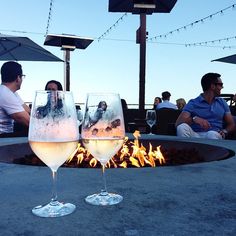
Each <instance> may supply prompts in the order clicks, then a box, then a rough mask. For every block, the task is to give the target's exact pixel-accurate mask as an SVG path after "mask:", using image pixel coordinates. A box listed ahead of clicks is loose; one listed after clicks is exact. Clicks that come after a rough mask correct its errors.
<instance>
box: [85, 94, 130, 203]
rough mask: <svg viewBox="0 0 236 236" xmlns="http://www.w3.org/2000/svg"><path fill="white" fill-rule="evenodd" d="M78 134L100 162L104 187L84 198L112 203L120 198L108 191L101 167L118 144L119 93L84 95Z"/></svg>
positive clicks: (121, 138)
mask: <svg viewBox="0 0 236 236" xmlns="http://www.w3.org/2000/svg"><path fill="white" fill-rule="evenodd" d="M81 137H82V142H83V144H84V146H85V147H86V148H87V149H88V151H89V152H90V153H91V154H92V156H93V157H95V158H96V159H97V160H98V161H99V162H100V163H101V165H102V176H103V184H104V188H103V189H102V190H101V192H100V193H96V194H93V195H90V196H88V197H86V198H85V201H86V202H87V203H89V204H92V205H103V206H104V205H114V204H117V203H119V202H121V201H122V200H123V197H122V196H120V195H119V194H115V193H108V192H107V188H106V178H105V166H106V164H107V162H108V161H109V160H110V159H111V158H112V157H113V156H114V155H115V154H116V153H117V152H118V151H119V149H120V148H121V147H122V145H123V142H124V138H125V126H124V118H123V111H122V106H121V100H120V96H119V94H113V93H90V94H88V95H87V100H86V106H85V115H84V120H83V122H82V130H81Z"/></svg>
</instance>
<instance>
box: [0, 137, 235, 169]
mask: <svg viewBox="0 0 236 236" xmlns="http://www.w3.org/2000/svg"><path fill="white" fill-rule="evenodd" d="M16 150H17V152H16ZM234 155H235V153H234V152H233V151H232V150H229V149H227V148H224V147H218V146H215V145H210V144H203V143H197V142H187V141H180V140H178V141H176V140H163V139H150V137H149V139H142V138H140V139H137V138H136V139H135V138H130V139H127V140H126V142H125V145H124V147H123V149H121V150H120V151H119V153H118V154H117V155H115V156H114V157H113V159H112V160H111V161H110V162H109V163H108V167H109V168H128V167H129V168H130V167H133V168H137V167H156V166H175V165H184V164H193V163H200V162H210V161H219V160H223V159H227V158H230V157H232V156H234ZM0 161H2V162H7V163H15V164H25V165H44V163H42V162H41V161H40V160H39V159H38V158H37V157H36V156H35V154H34V153H33V152H32V150H31V148H30V147H29V144H28V143H23V144H13V145H7V146H2V147H0ZM63 167H83V168H85V167H86V168H88V167H93V168H94V167H96V168H100V164H99V162H97V161H96V159H94V158H93V157H92V156H91V155H90V154H89V153H88V152H87V151H86V150H85V149H84V147H83V145H82V143H81V142H80V143H79V145H78V150H77V152H75V153H74V154H73V155H72V156H71V158H70V160H68V161H67V162H66V163H65V164H64V165H63Z"/></svg>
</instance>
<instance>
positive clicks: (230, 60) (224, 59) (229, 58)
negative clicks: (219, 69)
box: [212, 54, 236, 64]
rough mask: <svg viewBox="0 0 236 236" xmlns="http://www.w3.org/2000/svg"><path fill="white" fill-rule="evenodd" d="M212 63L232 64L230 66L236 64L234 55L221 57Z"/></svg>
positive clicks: (235, 55)
mask: <svg viewBox="0 0 236 236" xmlns="http://www.w3.org/2000/svg"><path fill="white" fill-rule="evenodd" d="M212 61H219V62H225V63H232V64H236V54H234V55H230V56H227V57H221V58H218V59H215V60H212Z"/></svg>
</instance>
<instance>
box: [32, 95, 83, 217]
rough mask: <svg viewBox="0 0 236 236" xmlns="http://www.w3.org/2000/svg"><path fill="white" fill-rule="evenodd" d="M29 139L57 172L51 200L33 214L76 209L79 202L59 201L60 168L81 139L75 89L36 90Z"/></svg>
mask: <svg viewBox="0 0 236 236" xmlns="http://www.w3.org/2000/svg"><path fill="white" fill-rule="evenodd" d="M28 139H29V144H30V147H31V149H32V150H33V151H34V153H35V154H36V155H37V156H38V157H39V159H41V160H42V161H43V162H44V163H45V164H46V165H47V166H48V167H49V168H50V169H51V171H52V176H53V191H52V192H53V194H52V199H51V201H50V203H48V204H47V205H44V206H37V207H35V208H34V209H33V210H32V212H33V214H35V215H37V216H40V217H58V216H64V215H68V214H70V213H72V212H73V211H74V210H75V208H76V207H75V205H73V204H71V203H61V202H59V201H58V200H57V191H56V177H57V170H58V168H59V167H60V166H61V165H62V164H63V163H64V162H65V161H66V160H67V159H68V157H69V156H70V155H71V154H72V153H73V151H74V150H75V149H76V147H77V145H78V139H79V133H78V125H77V116H76V110H75V104H74V101H73V96H72V93H71V92H63V91H36V94H35V99H34V102H33V106H32V110H31V116H30V126H29V137H28Z"/></svg>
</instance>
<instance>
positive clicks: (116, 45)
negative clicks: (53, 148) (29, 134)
mask: <svg viewBox="0 0 236 236" xmlns="http://www.w3.org/2000/svg"><path fill="white" fill-rule="evenodd" d="M233 4H236V1H235V0H234V1H231V0H224V1H222V0H214V1H213V0H198V1H193V0H178V1H177V3H176V5H175V7H174V8H173V10H172V11H171V13H169V14H164V13H162V14H159V13H156V14H153V15H148V16H147V31H148V33H149V38H152V37H155V36H157V35H163V34H166V33H167V32H169V31H174V30H175V29H178V28H181V27H182V26H185V25H188V24H190V23H192V22H195V21H196V20H200V19H202V18H205V17H207V16H209V15H211V14H214V13H216V12H218V11H220V10H222V9H225V8H227V7H229V6H231V5H233ZM49 7H50V0H41V1H32V0H21V1H19V0H11V1H2V2H1V15H0V22H1V23H0V33H2V34H11V35H20V36H26V37H29V38H31V39H32V40H34V41H35V42H36V43H38V44H39V45H41V46H43V47H44V48H45V49H47V50H49V51H50V52H52V53H53V54H55V55H57V56H58V57H60V58H62V59H63V52H62V51H61V49H60V48H58V47H51V46H44V45H43V43H44V40H45V36H44V35H45V33H46V30H47V25H48V24H47V22H48V14H49ZM123 14H124V13H111V12H108V0H99V1H98V0H54V1H53V5H52V12H51V17H50V21H49V25H48V26H49V27H48V33H50V34H62V33H66V34H74V35H77V36H82V37H89V38H94V42H93V43H92V44H91V45H90V46H89V47H88V48H87V49H86V50H75V51H73V52H72V53H71V64H70V67H71V91H72V92H73V94H74V98H75V101H76V102H85V97H86V93H88V92H101V91H106V92H108V91H109V92H118V93H120V96H121V97H122V98H125V99H126V101H127V102H128V103H138V101H139V45H138V44H136V43H135V37H136V30H137V28H138V27H139V23H140V20H139V16H138V15H132V14H130V13H128V14H127V16H125V17H123V20H122V21H119V24H117V26H116V27H114V28H113V27H112V29H111V30H110V31H109V32H108V33H107V34H106V36H105V37H103V38H102V39H101V40H100V41H98V40H97V38H98V37H100V36H101V35H102V34H103V33H105V32H106V31H107V30H108V29H109V28H110V27H111V26H112V25H113V24H114V23H115V22H116V21H117V20H118V19H119V18H120V17H121V16H122V15H123ZM235 22H236V7H235V9H234V10H232V9H229V10H226V11H224V12H223V13H222V14H217V15H215V16H213V17H212V18H211V19H206V20H204V21H203V22H202V23H197V24H193V26H189V27H186V29H185V30H179V32H176V31H174V32H173V33H172V34H171V35H169V36H167V37H162V38H157V39H156V40H153V41H148V42H147V54H146V60H147V61H146V99H145V102H146V103H152V102H153V99H154V97H155V96H160V95H161V93H162V92H163V91H165V90H168V91H170V92H171V94H172V97H171V101H172V102H175V100H176V99H178V98H180V97H183V98H185V99H186V100H187V101H188V100H189V99H190V98H193V97H196V96H198V94H199V93H200V92H201V86H200V79H201V77H202V75H204V74H205V73H207V72H217V73H220V74H221V75H222V80H223V82H224V89H223V90H222V93H236V78H235V77H236V65H233V64H227V63H220V62H211V60H213V59H216V58H219V57H224V56H228V55H231V54H235V51H236V40H235V39H234V40H228V41H226V40H223V41H221V42H215V43H207V45H206V46H193V45H192V46H189V47H186V46H184V44H193V43H199V42H205V41H214V40H216V39H223V38H230V37H233V36H236V27H235ZM18 31H25V32H26V33H20V32H18ZM224 46H226V47H228V46H231V48H225V49H223V47H224ZM2 63H3V62H0V65H2ZM20 63H21V64H22V66H23V69H24V73H25V74H26V75H27V77H26V79H25V81H24V83H23V85H22V89H21V91H20V92H19V93H20V95H21V97H22V98H23V99H24V100H25V101H32V99H33V96H34V91H35V90H38V89H44V86H45V84H46V82H47V81H48V80H51V79H55V80H59V81H60V82H62V84H63V77H64V65H63V63H60V62H20Z"/></svg>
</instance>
